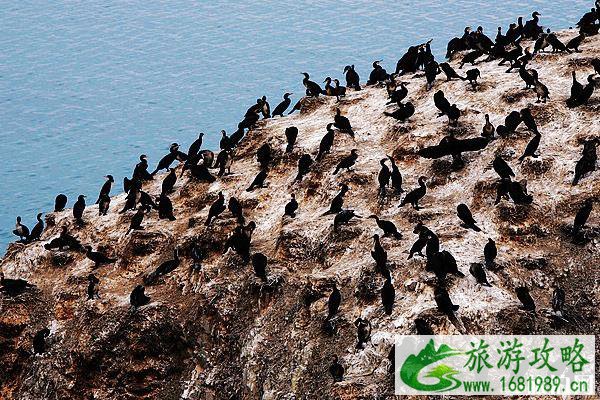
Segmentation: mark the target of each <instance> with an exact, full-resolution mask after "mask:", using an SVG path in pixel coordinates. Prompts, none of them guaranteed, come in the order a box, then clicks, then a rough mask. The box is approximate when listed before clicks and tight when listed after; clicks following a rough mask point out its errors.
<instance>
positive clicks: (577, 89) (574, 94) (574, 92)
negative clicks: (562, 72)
mask: <svg viewBox="0 0 600 400" xmlns="http://www.w3.org/2000/svg"><path fill="white" fill-rule="evenodd" d="M571 75H572V76H573V84H572V85H571V97H570V98H569V99H568V100H567V102H571V103H572V102H574V101H577V99H579V97H580V96H581V94H582V93H583V85H582V84H581V83H579V81H578V80H577V73H576V72H575V71H573V72H571Z"/></svg>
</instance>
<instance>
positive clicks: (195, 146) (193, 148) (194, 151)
mask: <svg viewBox="0 0 600 400" xmlns="http://www.w3.org/2000/svg"><path fill="white" fill-rule="evenodd" d="M202 138H204V133H202V132H200V133H199V134H198V139H196V140H194V141H193V142H192V144H191V145H190V147H189V149H188V153H187V155H188V158H192V157H196V156H197V155H198V153H199V152H200V149H201V148H202Z"/></svg>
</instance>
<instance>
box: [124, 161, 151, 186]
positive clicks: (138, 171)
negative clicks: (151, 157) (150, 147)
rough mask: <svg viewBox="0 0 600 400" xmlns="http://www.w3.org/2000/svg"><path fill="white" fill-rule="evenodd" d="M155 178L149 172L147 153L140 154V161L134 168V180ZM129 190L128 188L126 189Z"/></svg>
mask: <svg viewBox="0 0 600 400" xmlns="http://www.w3.org/2000/svg"><path fill="white" fill-rule="evenodd" d="M152 179H154V177H153V175H152V174H150V173H149V172H148V157H146V155H145V154H142V155H141V156H140V162H139V163H137V164H136V165H135V168H134V169H133V176H132V180H140V181H151V180H152ZM125 191H126V192H128V190H127V189H125Z"/></svg>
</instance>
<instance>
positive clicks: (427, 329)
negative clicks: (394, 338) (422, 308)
mask: <svg viewBox="0 0 600 400" xmlns="http://www.w3.org/2000/svg"><path fill="white" fill-rule="evenodd" d="M415 330H416V331H417V335H435V332H434V331H433V329H431V326H430V325H429V323H428V322H427V321H426V320H425V319H423V318H415Z"/></svg>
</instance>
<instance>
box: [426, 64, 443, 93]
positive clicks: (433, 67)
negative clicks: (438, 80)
mask: <svg viewBox="0 0 600 400" xmlns="http://www.w3.org/2000/svg"><path fill="white" fill-rule="evenodd" d="M439 73H440V66H439V65H438V63H437V62H435V61H434V60H431V61H429V62H428V63H427V64H425V79H426V80H427V85H425V88H426V89H427V90H431V88H432V87H433V82H434V81H435V77H436V76H437V75H438V74H439Z"/></svg>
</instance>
